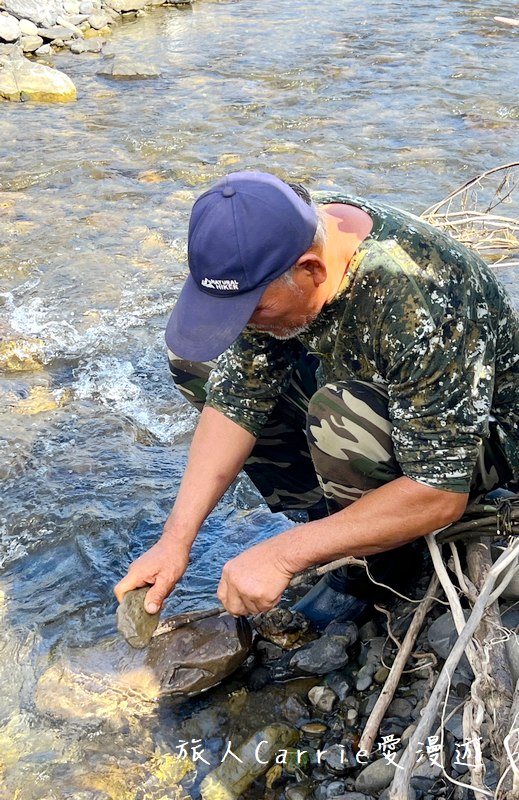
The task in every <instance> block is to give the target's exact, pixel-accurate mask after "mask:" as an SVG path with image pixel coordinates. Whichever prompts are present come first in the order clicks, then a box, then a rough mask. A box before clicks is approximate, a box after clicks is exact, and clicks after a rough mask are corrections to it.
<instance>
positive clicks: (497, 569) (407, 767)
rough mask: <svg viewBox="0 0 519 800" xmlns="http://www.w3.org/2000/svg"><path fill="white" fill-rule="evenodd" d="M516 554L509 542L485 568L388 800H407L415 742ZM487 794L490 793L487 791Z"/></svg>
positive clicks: (424, 730) (517, 547) (432, 716)
mask: <svg viewBox="0 0 519 800" xmlns="http://www.w3.org/2000/svg"><path fill="white" fill-rule="evenodd" d="M430 536H431V537H434V534H430ZM427 538H429V537H427ZM518 555H519V540H515V541H514V542H513V543H512V544H511V545H509V547H508V548H507V550H505V551H504V552H503V553H502V554H501V556H500V557H499V558H498V560H497V561H496V563H495V564H494V565H493V566H492V567H491V569H490V570H489V571H488V573H487V575H486V578H485V580H484V583H483V585H482V587H481V592H480V594H479V597H478V598H477V600H476V602H475V604H474V608H473V609H472V613H471V615H470V617H469V619H468V620H467V622H466V623H465V625H464V627H463V629H462V631H461V633H460V635H459V637H458V640H457V642H456V643H455V645H454V647H453V648H452V650H451V652H450V654H449V656H448V658H447V660H446V662H445V664H444V666H443V669H442V671H441V672H440V675H439V677H438V680H437V682H436V686H435V687H434V689H433V692H432V694H431V697H430V699H429V702H428V703H427V706H426V707H425V709H424V711H423V714H422V718H421V720H420V722H419V723H418V725H417V727H416V730H415V732H414V733H413V735H412V736H411V739H410V740H409V744H408V746H407V748H406V750H405V752H404V754H403V756H402V758H401V759H400V762H399V768H398V769H397V770H396V772H395V776H394V779H393V782H392V784H391V788H390V794H389V798H390V800H407V797H408V794H409V792H408V788H409V784H410V781H411V775H412V771H413V767H414V756H415V754H416V751H417V748H418V745H419V744H420V742H423V741H424V739H425V737H427V735H428V733H429V731H430V729H431V726H432V725H433V723H434V720H435V719H436V716H437V714H438V710H439V708H440V704H441V702H442V700H443V699H444V697H445V694H446V692H447V691H448V688H449V686H450V682H451V680H452V676H453V674H454V670H455V669H456V667H457V665H458V663H459V661H460V659H461V657H462V655H463V653H464V651H465V649H466V648H467V645H469V644H470V640H471V638H472V636H473V634H474V632H475V630H476V628H477V627H478V625H479V624H480V622H481V619H482V617H483V614H484V613H485V609H486V607H487V604H488V600H489V598H490V596H491V594H492V590H493V588H494V585H495V583H496V581H497V579H498V578H499V576H500V575H501V574H502V573H503V571H504V570H505V569H506V568H507V566H509V565H510V564H511V563H513V561H514V560H515V559H516V558H517V557H518ZM486 794H490V793H488V792H487V793H486ZM490 796H492V795H490Z"/></svg>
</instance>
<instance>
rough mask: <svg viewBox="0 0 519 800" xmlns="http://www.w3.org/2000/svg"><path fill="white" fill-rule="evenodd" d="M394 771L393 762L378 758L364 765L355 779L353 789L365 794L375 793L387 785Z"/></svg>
mask: <svg viewBox="0 0 519 800" xmlns="http://www.w3.org/2000/svg"><path fill="white" fill-rule="evenodd" d="M395 771H396V766H395V765H394V764H389V763H388V762H387V761H386V759H384V758H378V759H377V760H376V761H373V762H372V763H371V764H368V766H367V767H364V769H363V770H362V772H361V773H360V775H359V776H358V777H357V780H356V781H355V789H356V790H357V791H358V792H365V793H366V794H377V793H378V792H381V791H382V790H383V789H385V788H386V787H387V786H389V784H390V783H391V781H392V780H393V775H394V774H395Z"/></svg>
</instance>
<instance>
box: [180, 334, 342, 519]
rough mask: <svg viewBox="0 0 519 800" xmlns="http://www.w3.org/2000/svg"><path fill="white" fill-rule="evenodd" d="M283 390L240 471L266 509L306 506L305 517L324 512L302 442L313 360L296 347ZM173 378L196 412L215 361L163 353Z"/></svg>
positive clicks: (313, 385)
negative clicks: (290, 374) (257, 493)
mask: <svg viewBox="0 0 519 800" xmlns="http://www.w3.org/2000/svg"><path fill="white" fill-rule="evenodd" d="M299 349H300V357H299V359H298V361H297V363H296V365H295V368H294V370H293V374H292V377H291V380H290V381H289V383H288V386H287V390H286V392H285V393H284V394H283V395H282V396H281V397H280V398H279V399H278V402H277V403H276V406H275V408H274V409H273V410H272V412H271V413H270V415H269V417H268V418H267V419H266V421H265V424H264V426H263V428H262V430H261V431H260V433H259V435H258V438H257V441H256V445H255V446H254V449H253V451H252V453H251V455H250V457H249V458H248V460H247V462H246V464H245V466H244V471H245V472H246V474H247V475H248V476H249V478H250V479H251V481H252V482H253V483H254V485H255V486H256V488H257V489H258V491H259V492H260V493H261V495H262V496H263V498H264V499H265V502H266V503H267V504H268V506H269V508H270V509H271V511H287V510H298V511H301V510H305V511H307V512H308V514H309V516H310V518H312V519H320V518H321V517H323V516H326V514H327V506H326V502H325V500H324V498H323V492H322V489H321V487H320V485H319V481H318V479H317V476H316V474H315V470H314V467H313V464H312V459H311V457H310V453H309V450H308V443H307V441H306V433H305V430H306V409H307V407H308V401H309V399H310V397H311V396H312V394H313V393H314V392H315V390H316V388H317V384H316V381H315V371H316V368H317V366H318V363H319V362H318V361H317V359H316V358H315V357H314V356H309V355H308V354H307V353H306V351H304V349H303V348H302V347H301V346H300V347H299ZM168 358H169V368H170V370H171V374H172V376H173V380H174V381H175V384H176V386H177V388H178V389H179V391H180V392H181V393H182V394H183V396H184V397H185V398H186V400H188V402H190V403H191V404H192V405H193V406H194V407H195V408H197V409H198V410H199V411H201V410H202V408H203V406H204V403H205V401H206V391H205V388H204V386H205V383H206V381H207V379H208V377H209V374H210V372H211V370H212V369H213V368H214V362H206V363H201V364H197V363H193V362H192V361H185V360H184V359H181V358H178V356H175V355H174V354H173V353H171V352H169V353H168Z"/></svg>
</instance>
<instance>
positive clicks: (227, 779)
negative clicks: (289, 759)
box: [200, 722, 299, 800]
mask: <svg viewBox="0 0 519 800" xmlns="http://www.w3.org/2000/svg"><path fill="white" fill-rule="evenodd" d="M298 738H299V734H298V732H297V730H296V729H295V728H292V727H291V726H290V725H286V724H285V723H283V722H275V723H273V724H272V725H267V726H266V727H265V728H263V729H262V730H260V731H257V732H256V733H255V734H254V736H252V737H251V738H250V739H248V740H247V741H246V742H245V744H243V745H242V746H241V747H238V748H237V749H236V756H237V757H238V758H239V759H241V761H242V763H240V762H239V761H236V760H235V759H233V758H229V759H226V760H225V761H224V762H222V763H221V764H219V766H218V767H217V768H216V769H215V770H213V771H212V772H210V773H209V774H208V775H206V777H205V778H204V780H203V781H202V784H201V786H200V792H201V795H202V800H236V798H238V797H239V796H240V795H241V794H243V792H244V791H245V790H246V789H247V788H248V787H249V786H250V785H251V784H252V783H253V782H254V781H255V780H256V778H259V776H260V775H263V774H264V773H265V772H266V771H267V770H268V768H269V766H270V765H271V764H272V763H273V762H274V760H275V759H276V756H278V755H279V756H280V757H282V751H285V753H286V752H287V750H288V748H289V747H291V746H292V745H294V744H295V743H296V742H297V740H298Z"/></svg>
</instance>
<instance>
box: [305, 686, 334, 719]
mask: <svg viewBox="0 0 519 800" xmlns="http://www.w3.org/2000/svg"><path fill="white" fill-rule="evenodd" d="M308 699H309V700H310V702H311V704H312V705H313V707H314V708H317V710H318V711H323V712H324V713H325V714H328V713H329V712H330V711H331V710H332V709H333V707H334V705H335V703H336V702H337V695H336V694H335V692H334V691H332V689H330V688H328V687H327V686H313V687H312V688H311V689H310V691H309V692H308Z"/></svg>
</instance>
